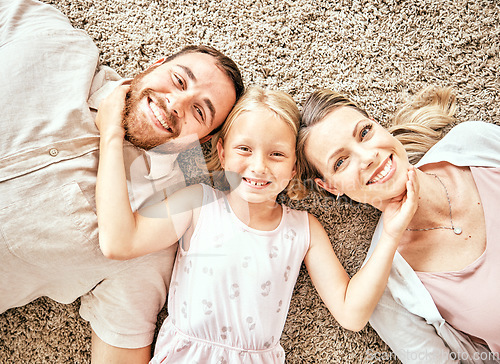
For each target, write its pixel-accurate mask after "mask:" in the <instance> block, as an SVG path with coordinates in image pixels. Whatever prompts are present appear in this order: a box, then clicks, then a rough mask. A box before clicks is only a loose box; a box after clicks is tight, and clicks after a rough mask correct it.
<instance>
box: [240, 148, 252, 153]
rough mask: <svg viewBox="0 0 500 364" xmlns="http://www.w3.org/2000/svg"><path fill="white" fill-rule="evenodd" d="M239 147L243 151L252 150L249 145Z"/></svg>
mask: <svg viewBox="0 0 500 364" xmlns="http://www.w3.org/2000/svg"><path fill="white" fill-rule="evenodd" d="M238 149H239V150H241V151H242V152H249V151H250V148H248V147H239V148H238Z"/></svg>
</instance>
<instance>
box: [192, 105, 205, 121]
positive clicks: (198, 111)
mask: <svg viewBox="0 0 500 364" xmlns="http://www.w3.org/2000/svg"><path fill="white" fill-rule="evenodd" d="M194 109H195V110H196V112H197V113H198V115H200V117H201V120H205V118H204V117H203V111H201V109H200V108H199V107H196V106H195V108H194Z"/></svg>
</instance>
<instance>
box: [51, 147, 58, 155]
mask: <svg viewBox="0 0 500 364" xmlns="http://www.w3.org/2000/svg"><path fill="white" fill-rule="evenodd" d="M49 154H50V155H51V156H52V157H55V156H56V155H58V154H59V151H58V150H57V149H56V148H51V149H50V150H49Z"/></svg>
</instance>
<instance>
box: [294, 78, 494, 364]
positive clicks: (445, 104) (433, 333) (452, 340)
mask: <svg viewBox="0 0 500 364" xmlns="http://www.w3.org/2000/svg"><path fill="white" fill-rule="evenodd" d="M454 111H455V98H454V96H452V94H451V90H450V89H433V88H430V89H426V90H424V91H423V92H422V93H420V94H419V95H418V96H417V98H416V100H415V101H414V102H412V103H410V104H408V105H407V106H406V107H404V108H403V109H402V110H401V111H400V112H399V113H398V114H397V115H396V117H395V121H394V126H393V127H391V129H389V130H385V129H384V128H383V127H382V126H381V125H379V124H378V123H377V122H375V121H374V120H373V119H370V118H369V116H368V114H367V113H366V112H365V111H364V110H362V109H361V108H359V107H358V106H357V105H356V104H355V103H353V102H352V101H350V100H349V99H347V98H346V97H344V96H342V95H339V94H337V93H334V92H332V91H328V90H323V91H317V92H315V93H313V94H312V95H311V96H310V97H309V98H308V100H307V101H306V103H305V105H304V109H303V124H304V125H305V126H304V127H303V128H302V130H301V131H300V134H299V140H298V144H297V148H298V152H299V160H300V162H301V168H302V170H303V171H304V173H303V178H304V179H307V180H314V181H315V182H316V184H317V185H318V186H320V187H321V188H322V189H324V190H326V191H328V192H330V193H332V194H334V195H337V196H339V195H342V194H345V195H347V196H348V197H350V198H351V199H353V200H356V201H358V202H362V203H368V204H370V205H372V206H374V207H376V208H377V209H379V210H381V211H382V212H384V210H385V208H386V206H387V205H388V203H389V202H390V201H391V200H393V199H400V198H403V197H404V196H405V194H406V189H405V171H406V170H407V169H408V166H409V164H410V163H411V164H415V163H416V167H417V168H418V169H417V178H418V181H419V184H420V191H419V207H418V209H417V212H416V213H415V215H414V217H413V219H412V221H411V222H410V224H409V227H408V229H407V230H406V232H405V234H404V235H403V239H402V241H401V243H400V245H399V247H398V253H396V256H395V258H394V262H393V268H392V271H391V276H390V278H389V282H388V286H387V289H386V292H385V293H384V296H383V297H382V299H381V301H380V302H379V304H378V306H377V309H376V310H375V312H374V314H373V315H372V317H371V319H370V323H371V325H372V326H373V327H374V328H375V330H377V332H378V333H379V335H380V336H381V337H382V339H384V340H385V341H386V342H387V343H388V344H389V346H391V348H392V349H393V350H394V352H395V353H396V354H397V355H398V357H399V358H400V359H401V360H402V361H403V362H405V363H406V362H408V363H410V362H432V363H439V362H456V361H461V362H471V363H483V362H500V359H499V351H500V309H499V308H498V307H499V305H498V298H500V290H499V289H498V288H497V287H498V279H499V278H500V264H498V263H497V261H498V258H500V238H499V236H500V234H499V233H500V230H499V229H498V228H497V226H498V225H499V224H498V222H499V218H498V216H500V207H499V206H500V196H499V195H500V194H499V193H498V191H497V190H498V187H497V186H499V185H500V127H498V126H496V125H494V124H487V123H482V122H467V123H463V124H459V125H458V126H456V127H455V128H453V129H452V130H451V131H450V132H449V133H448V134H447V135H446V136H445V137H444V138H442V140H440V139H441V136H442V130H443V128H444V127H446V126H447V125H449V124H450V123H451V122H452V121H453V116H452V115H453V113H454ZM391 133H392V134H391ZM439 140H440V141H439ZM438 141H439V142H438ZM431 147H432V149H431ZM417 162H418V163H417ZM383 220H384V214H382V217H381V221H380V222H379V225H378V226H377V229H376V231H375V233H374V237H373V239H372V246H371V248H370V251H369V253H368V255H370V254H371V251H372V249H373V248H374V247H375V246H376V245H377V242H378V239H379V236H380V231H381V229H382V226H383ZM495 258H496V259H495Z"/></svg>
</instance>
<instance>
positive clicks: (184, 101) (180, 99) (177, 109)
mask: <svg viewBox="0 0 500 364" xmlns="http://www.w3.org/2000/svg"><path fill="white" fill-rule="evenodd" d="M189 97H190V96H189V95H188V94H186V93H171V94H168V95H167V96H166V101H167V110H168V111H169V112H170V113H172V114H174V115H175V116H177V117H178V118H183V117H184V115H185V113H186V108H187V105H188V102H189Z"/></svg>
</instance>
